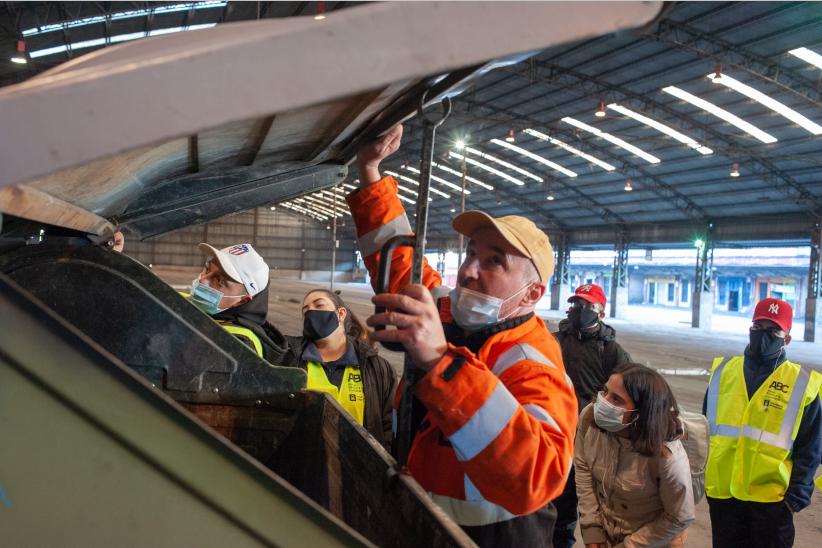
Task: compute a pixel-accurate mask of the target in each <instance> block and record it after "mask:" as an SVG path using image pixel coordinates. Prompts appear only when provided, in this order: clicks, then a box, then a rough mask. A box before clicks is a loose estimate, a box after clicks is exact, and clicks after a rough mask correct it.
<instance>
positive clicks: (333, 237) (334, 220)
mask: <svg viewBox="0 0 822 548" xmlns="http://www.w3.org/2000/svg"><path fill="white" fill-rule="evenodd" d="M335 190H337V187H332V192H333V191H335ZM333 193H334V196H333V198H334V201H333V204H334V205H333V206H332V209H331V210H332V211H333V213H334V214H333V215H332V217H333V218H332V219H331V284H330V287H329V289H330V290H331V291H334V273H335V272H336V271H337V193H336V192H333Z"/></svg>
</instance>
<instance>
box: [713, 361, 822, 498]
mask: <svg viewBox="0 0 822 548" xmlns="http://www.w3.org/2000/svg"><path fill="white" fill-rule="evenodd" d="M743 366H744V359H743V358H742V356H734V357H732V358H731V359H730V360H727V361H726V360H725V358H715V359H714V363H713V367H712V371H711V379H710V381H709V384H708V398H707V406H706V414H707V416H708V424H709V427H710V431H711V446H710V450H709V451H708V464H707V467H706V470H705V492H706V494H707V495H708V496H709V497H712V498H718V499H728V498H731V497H733V498H735V499H738V500H744V501H752V502H778V501H781V500H783V499H784V497H785V491H786V490H787V488H788V483H789V481H790V479H791V469H792V467H793V461H792V459H791V451H792V449H793V442H794V440H795V439H796V433H797V431H798V430H799V423H800V422H801V421H802V413H803V411H804V409H805V406H806V405H808V404H809V403H811V402H812V401H813V400H814V399H815V398H816V397H817V394H818V393H819V387H820V384H822V376H820V375H819V374H818V373H816V372H815V371H814V372H811V373H809V372H808V370H807V369H803V368H802V367H801V366H799V365H798V364H795V363H792V362H789V361H785V362H784V363H782V364H781V365H780V366H779V367H777V368H776V369H775V370H774V372H773V373H771V375H770V376H769V377H768V378H767V379H766V380H765V382H763V383H762V386H760V387H759V389H757V391H756V392H755V393H754V395H753V397H752V398H750V400H749V399H748V392H747V388H746V386H745V374H744V372H743Z"/></svg>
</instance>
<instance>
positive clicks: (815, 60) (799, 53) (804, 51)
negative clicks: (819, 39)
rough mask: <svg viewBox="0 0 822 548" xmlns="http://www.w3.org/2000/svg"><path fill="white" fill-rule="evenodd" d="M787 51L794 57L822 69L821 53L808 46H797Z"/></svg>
mask: <svg viewBox="0 0 822 548" xmlns="http://www.w3.org/2000/svg"><path fill="white" fill-rule="evenodd" d="M788 53H790V54H791V55H793V56H795V57H799V58H800V59H802V60H803V61H805V62H806V63H810V64H812V65H813V66H815V67H816V68H819V69H822V55H819V54H818V53H816V52H815V51H813V50H810V49H808V48H797V49H792V50H791V51H789V52H788Z"/></svg>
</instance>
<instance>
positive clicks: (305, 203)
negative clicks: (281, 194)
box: [294, 196, 342, 217]
mask: <svg viewBox="0 0 822 548" xmlns="http://www.w3.org/2000/svg"><path fill="white" fill-rule="evenodd" d="M294 201H295V202H297V203H299V204H300V206H301V207H305V208H306V209H311V210H313V211H317V212H319V213H322V214H323V215H326V216H328V217H342V213H334V210H333V209H331V208H328V207H326V206H324V205H320V204H318V203H316V202H315V201H314V200H313V199H311V198H309V197H308V196H301V197H299V198H295V199H294Z"/></svg>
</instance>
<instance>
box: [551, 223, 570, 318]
mask: <svg viewBox="0 0 822 548" xmlns="http://www.w3.org/2000/svg"><path fill="white" fill-rule="evenodd" d="M556 244H557V245H555V246H554V279H553V284H552V285H551V310H565V304H564V303H565V301H567V300H568V297H570V296H571V268H570V266H571V264H570V263H571V246H570V245H569V244H568V237H567V236H566V235H565V234H563V235H561V236H560V237H559V239H558V240H557V242H556Z"/></svg>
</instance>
